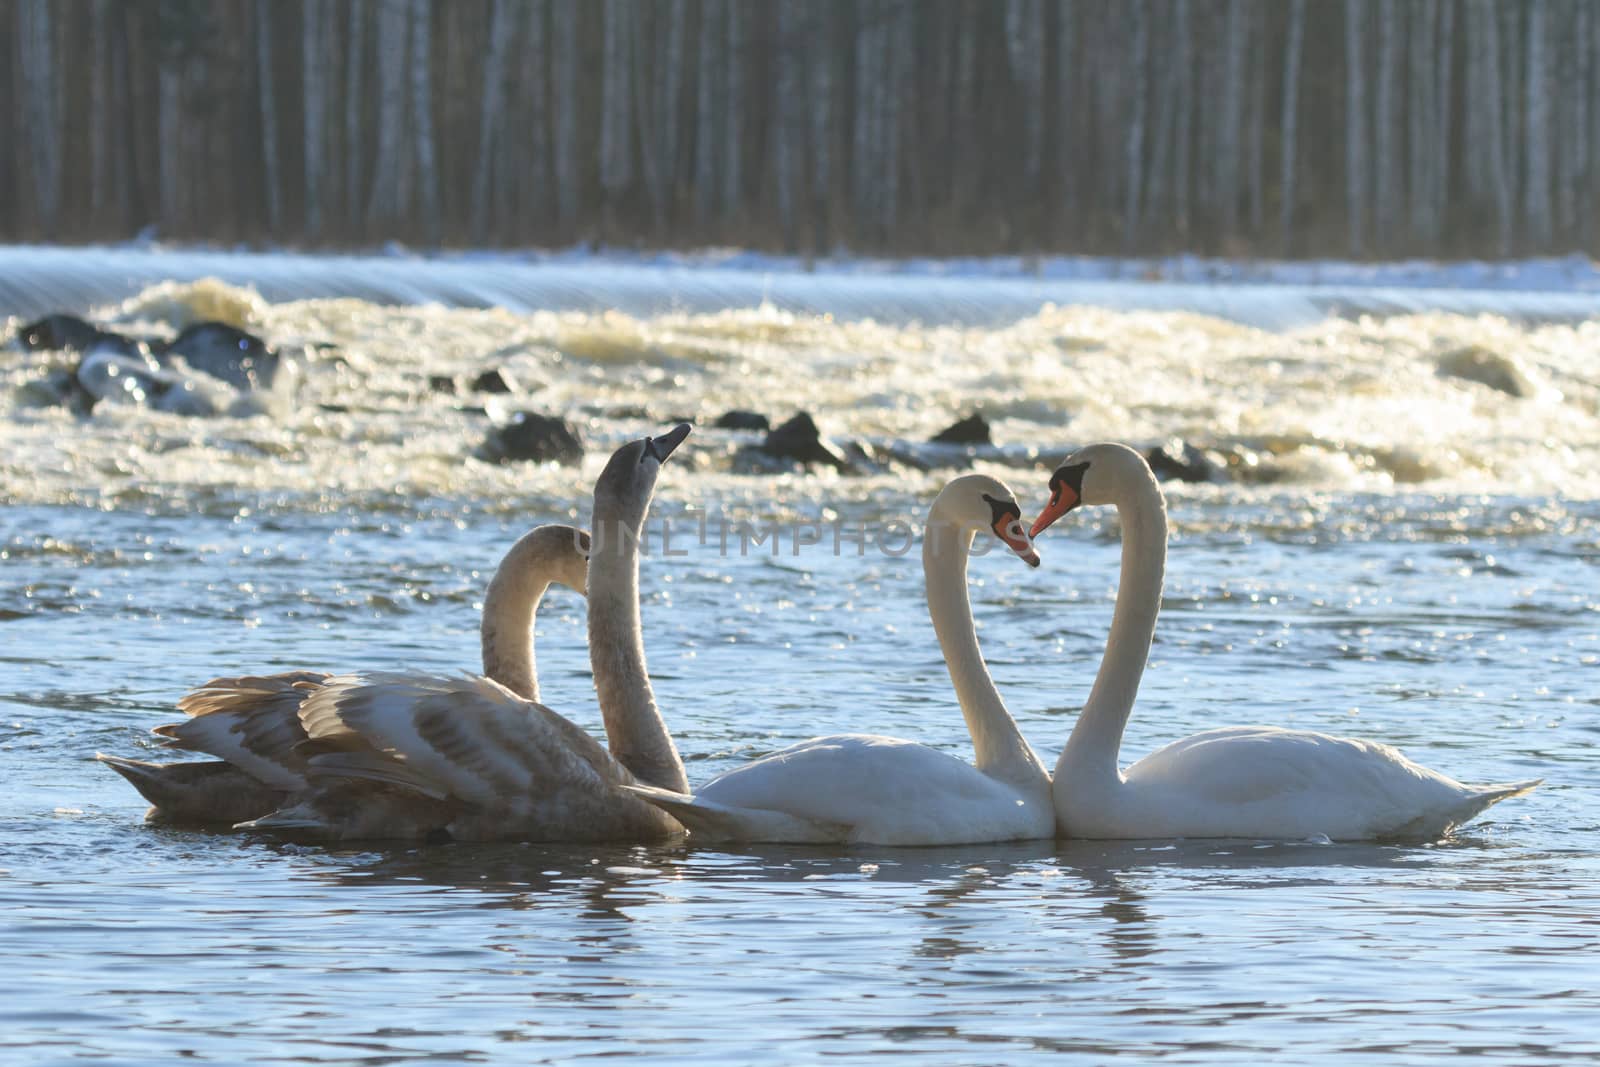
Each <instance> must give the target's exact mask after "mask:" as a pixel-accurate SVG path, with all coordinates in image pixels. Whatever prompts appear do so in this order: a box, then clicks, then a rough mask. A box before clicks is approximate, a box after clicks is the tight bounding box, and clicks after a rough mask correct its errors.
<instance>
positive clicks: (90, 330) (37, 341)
mask: <svg viewBox="0 0 1600 1067" xmlns="http://www.w3.org/2000/svg"><path fill="white" fill-rule="evenodd" d="M100 336H101V330H100V328H99V327H98V326H95V325H94V324H92V323H89V322H85V321H84V320H83V319H80V318H78V316H76V315H46V316H45V317H44V318H42V319H39V320H38V321H37V322H30V323H28V325H26V326H24V327H23V328H22V329H21V330H19V331H17V343H18V344H19V345H21V346H22V347H23V348H25V349H27V350H29V351H31V352H46V351H59V350H61V349H71V350H73V351H74V352H86V351H88V349H89V347H90V346H91V345H93V344H94V343H95V342H96V341H98V340H99V339H100Z"/></svg>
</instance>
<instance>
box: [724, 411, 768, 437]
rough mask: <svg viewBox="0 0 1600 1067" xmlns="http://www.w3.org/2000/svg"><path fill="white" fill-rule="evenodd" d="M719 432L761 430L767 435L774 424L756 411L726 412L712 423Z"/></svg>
mask: <svg viewBox="0 0 1600 1067" xmlns="http://www.w3.org/2000/svg"><path fill="white" fill-rule="evenodd" d="M712 425H713V426H715V427H716V428H717V429H719V430H759V431H761V432H762V433H766V432H767V431H768V430H770V429H772V423H771V421H769V420H768V419H767V417H766V416H765V415H762V414H761V413H759V412H755V411H740V410H737V409H735V410H733V411H725V412H723V413H722V414H721V415H720V416H719V417H718V418H717V421H716V422H714V423H712Z"/></svg>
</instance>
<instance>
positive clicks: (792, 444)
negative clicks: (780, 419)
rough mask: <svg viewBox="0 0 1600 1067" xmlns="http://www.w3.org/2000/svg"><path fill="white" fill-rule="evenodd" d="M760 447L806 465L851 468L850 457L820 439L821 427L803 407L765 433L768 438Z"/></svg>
mask: <svg viewBox="0 0 1600 1067" xmlns="http://www.w3.org/2000/svg"><path fill="white" fill-rule="evenodd" d="M761 451H762V452H765V453H766V454H767V455H769V456H775V457H777V458H779V459H791V460H795V461H796V462H799V463H804V464H807V465H809V464H812V463H820V464H824V465H825V466H829V467H832V468H833V469H834V470H839V471H848V470H850V461H849V460H847V459H845V457H844V456H843V455H841V454H840V453H839V450H838V449H836V448H834V447H833V446H832V445H831V444H829V443H828V442H827V441H824V440H823V439H822V431H820V430H818V429H817V424H816V422H815V420H813V419H812V418H811V415H810V414H809V413H807V412H804V411H802V412H801V413H800V414H798V415H796V416H795V417H794V418H792V419H790V420H789V421H788V422H786V423H784V424H783V425H782V426H779V427H778V428H777V429H775V430H773V431H771V432H770V433H768V434H767V439H766V440H765V441H763V442H761Z"/></svg>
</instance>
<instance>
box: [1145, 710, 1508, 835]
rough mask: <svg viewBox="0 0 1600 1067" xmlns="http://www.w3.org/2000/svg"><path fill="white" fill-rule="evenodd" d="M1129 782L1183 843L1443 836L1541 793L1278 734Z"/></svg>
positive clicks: (1399, 756)
mask: <svg viewBox="0 0 1600 1067" xmlns="http://www.w3.org/2000/svg"><path fill="white" fill-rule="evenodd" d="M1125 779H1126V782H1127V784H1128V785H1129V786H1131V787H1133V788H1134V790H1135V793H1136V795H1138V796H1139V797H1141V798H1143V800H1144V803H1145V805H1147V806H1149V807H1150V808H1151V809H1152V810H1151V812H1150V813H1148V814H1149V817H1151V818H1154V817H1157V812H1160V813H1164V814H1163V815H1162V817H1164V818H1166V819H1167V820H1169V821H1172V822H1173V823H1174V826H1173V828H1172V832H1173V833H1174V835H1175V836H1219V835H1220V836H1253V835H1259V836H1275V837H1285V836H1311V835H1314V834H1325V835H1327V836H1328V837H1330V838H1334V839H1344V840H1351V839H1362V838H1375V837H1427V836H1437V835H1439V834H1442V833H1445V832H1447V831H1448V830H1449V829H1450V828H1452V827H1453V826H1456V825H1458V824H1460V823H1461V822H1464V821H1465V820H1467V819H1470V818H1471V817H1472V816H1474V815H1476V814H1477V813H1479V812H1480V811H1482V810H1483V809H1484V808H1487V807H1488V806H1489V805H1490V804H1493V803H1495V802H1496V801H1498V800H1502V799H1504V798H1506V797H1508V796H1514V795H1517V793H1519V792H1526V791H1527V790H1528V789H1530V788H1532V786H1533V785H1534V784H1537V783H1526V782H1524V783H1517V784H1515V785H1506V786H1474V785H1463V784H1462V783H1460V782H1458V781H1456V780H1455V779H1453V778H1450V777H1448V776H1446V775H1443V774H1440V773H1439V772H1437V771H1434V770H1430V769H1429V768H1427V767H1424V766H1422V765H1421V764H1419V763H1417V762H1415V761H1414V760H1411V759H1409V758H1408V757H1407V756H1405V755H1404V754H1403V753H1402V752H1400V750H1399V749H1396V748H1394V747H1392V746H1390V745H1385V744H1381V743H1379V742H1375V741H1366V740H1361V739H1357V738H1348V737H1336V736H1333V735H1331V734H1324V733H1317V732H1314V731H1309V730H1286V729H1280V728H1277V727H1270V726H1248V727H1226V728H1223V729H1218V730H1207V731H1205V732H1203V733H1199V734H1195V735H1194V736H1192V737H1186V738H1184V739H1182V740H1180V741H1175V742H1173V743H1172V744H1170V745H1167V746H1166V747H1164V748H1162V749H1159V750H1157V751H1155V752H1153V753H1151V754H1150V755H1148V756H1146V757H1145V758H1144V759H1142V760H1140V761H1139V762H1137V763H1135V764H1134V765H1133V766H1131V767H1129V768H1128V770H1127V773H1126V776H1125ZM1146 821H1147V820H1146Z"/></svg>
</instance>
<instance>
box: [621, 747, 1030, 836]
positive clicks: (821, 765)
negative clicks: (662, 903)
mask: <svg viewBox="0 0 1600 1067" xmlns="http://www.w3.org/2000/svg"><path fill="white" fill-rule="evenodd" d="M632 791H633V792H635V793H637V794H638V795H640V796H643V797H646V798H647V799H649V800H651V801H652V802H654V803H658V804H660V805H661V806H662V807H664V808H665V809H666V810H668V811H670V812H671V813H672V814H673V815H674V816H676V817H677V819H678V821H679V822H681V823H683V825H684V826H685V827H687V828H688V829H689V831H690V833H692V834H694V835H695V837H696V839H699V840H706V839H711V840H729V839H732V840H744V841H770V842H794V843H810V844H818V843H824V842H827V843H838V844H874V845H931V844H965V843H969V842H987V841H1011V840H1024V839H1028V838H1035V837H1049V836H1051V834H1052V833H1053V830H1052V825H1053V819H1049V818H1044V817H1043V816H1044V815H1046V814H1048V807H1049V805H1048V802H1047V801H1046V800H1045V799H1044V798H1041V797H1038V796H1030V795H1029V791H1026V790H1022V789H1019V788H1018V787H1017V786H1016V785H1013V784H1011V783H1008V782H1003V781H1000V780H998V779H995V778H991V777H989V776H988V775H986V774H983V773H981V772H980V771H978V770H977V768H975V767H973V766H972V765H971V764H970V763H967V762H966V761H964V760H961V759H958V758H957V757H955V756H952V755H950V754H949V753H947V752H941V751H939V750H938V749H934V748H929V747H928V746H927V745H919V744H917V743H915V742H913V741H903V740H901V739H899V738H895V737H882V736H879V735H877V734H836V735H833V736H831V737H817V738H812V739H811V740H809V741H802V742H800V743H799V744H796V745H791V746H790V747H788V748H786V749H782V750H781V751H778V752H774V753H772V754H771V755H770V756H766V757H764V758H762V759H759V760H756V761H755V762H753V763H747V764H745V765H744V766H742V767H739V768H736V769H734V770H732V771H729V772H728V773H727V774H724V775H722V776H721V777H719V778H717V779H716V780H715V781H713V782H711V783H709V784H708V785H707V786H706V787H705V788H703V789H701V790H700V792H698V793H696V794H695V795H694V796H693V797H692V798H685V797H683V796H681V795H680V794H673V793H669V792H667V791H665V790H659V789H650V788H648V787H644V788H635V789H633V790H632ZM775 804H781V808H775V807H774V806H773V805H775Z"/></svg>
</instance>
